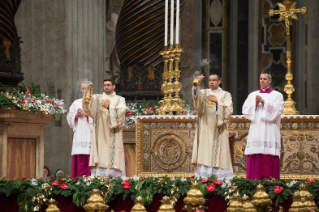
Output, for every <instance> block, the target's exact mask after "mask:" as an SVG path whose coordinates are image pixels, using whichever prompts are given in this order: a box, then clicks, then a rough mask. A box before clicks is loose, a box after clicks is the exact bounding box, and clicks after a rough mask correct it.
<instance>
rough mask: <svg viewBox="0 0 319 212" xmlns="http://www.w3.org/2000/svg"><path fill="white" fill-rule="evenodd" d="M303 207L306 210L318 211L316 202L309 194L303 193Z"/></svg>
mask: <svg viewBox="0 0 319 212" xmlns="http://www.w3.org/2000/svg"><path fill="white" fill-rule="evenodd" d="M304 198H305V201H304V207H305V208H306V209H307V210H310V211H315V212H318V211H319V210H318V208H317V205H316V203H315V202H314V197H313V196H312V195H311V194H306V195H305V197H304Z"/></svg>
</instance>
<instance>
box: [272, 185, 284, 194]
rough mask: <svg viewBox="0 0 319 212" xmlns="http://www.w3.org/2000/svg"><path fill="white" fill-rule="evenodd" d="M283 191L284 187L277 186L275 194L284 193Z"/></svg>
mask: <svg viewBox="0 0 319 212" xmlns="http://www.w3.org/2000/svg"><path fill="white" fill-rule="evenodd" d="M282 189H283V187H282V186H276V187H275V188H274V192H275V193H276V194H279V193H280V192H281V191H282Z"/></svg>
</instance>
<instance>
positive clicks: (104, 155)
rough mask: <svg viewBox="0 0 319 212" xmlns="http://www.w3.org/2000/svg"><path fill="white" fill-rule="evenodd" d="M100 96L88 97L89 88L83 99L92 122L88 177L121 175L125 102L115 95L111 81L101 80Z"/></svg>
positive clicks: (123, 162)
mask: <svg viewBox="0 0 319 212" xmlns="http://www.w3.org/2000/svg"><path fill="white" fill-rule="evenodd" d="M103 86H104V89H103V90H104V92H103V94H94V95H93V94H92V89H90V90H89V91H88V92H87V94H86V95H85V97H84V101H83V109H84V110H85V112H86V113H87V114H89V115H90V116H91V117H92V118H93V119H94V130H93V132H92V139H91V154H90V164H89V165H90V166H91V176H103V177H109V176H112V177H119V176H125V160H124V146H123V128H122V127H123V125H124V121H125V113H126V103H125V99H124V98H123V97H121V96H118V95H116V93H115V91H114V89H115V85H114V83H113V81H112V80H104V83H103Z"/></svg>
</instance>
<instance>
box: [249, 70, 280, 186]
mask: <svg viewBox="0 0 319 212" xmlns="http://www.w3.org/2000/svg"><path fill="white" fill-rule="evenodd" d="M259 83H260V90H258V91H254V92H252V93H250V94H249V96H248V98H247V99H246V101H245V103H244V105H243V114H244V116H245V117H246V118H247V119H249V120H250V121H251V124H250V128H249V134H248V139H247V144H246V149H245V155H247V168H246V172H247V173H246V178H247V179H251V180H255V179H258V180H261V179H263V178H269V177H272V178H275V179H278V180H279V178H280V173H279V169H280V163H279V156H280V150H281V147H280V114H281V112H282V111H283V109H284V101H283V96H282V94H281V93H279V92H278V91H274V90H273V89H271V88H270V87H269V86H270V83H271V75H270V74H268V73H261V74H260V78H259Z"/></svg>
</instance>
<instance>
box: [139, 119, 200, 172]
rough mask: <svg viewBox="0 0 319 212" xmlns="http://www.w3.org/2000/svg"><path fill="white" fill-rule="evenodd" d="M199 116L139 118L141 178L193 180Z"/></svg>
mask: <svg viewBox="0 0 319 212" xmlns="http://www.w3.org/2000/svg"><path fill="white" fill-rule="evenodd" d="M196 121H197V118H196V116H152V117H150V116H140V117H137V126H136V136H137V140H136V163H137V175H138V176H142V177H145V176H164V175H168V176H179V177H191V176H193V175H194V169H193V166H192V165H191V156H192V147H193V141H194V137H195V129H196Z"/></svg>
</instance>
